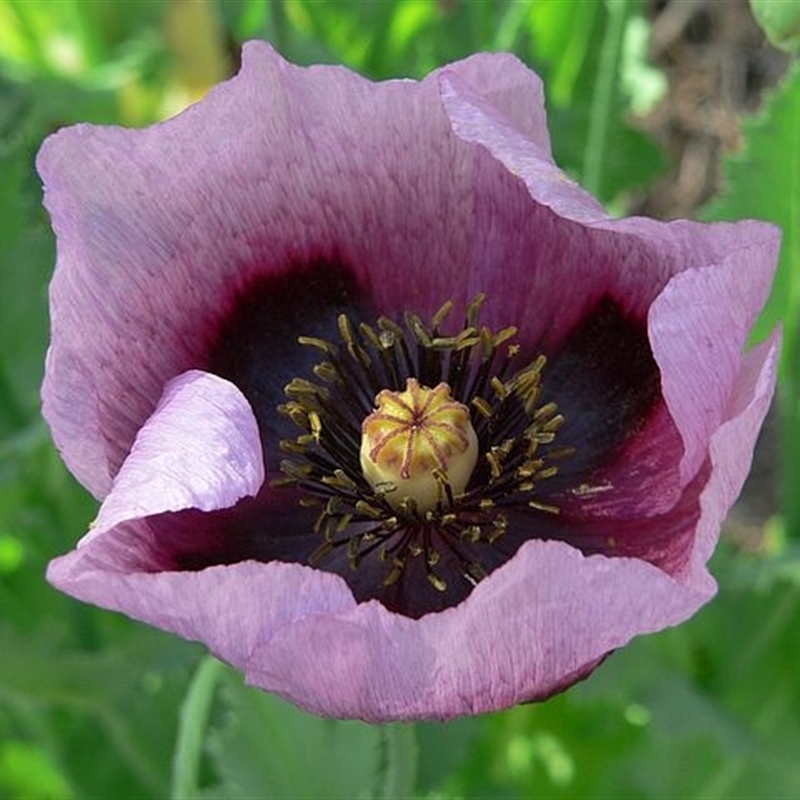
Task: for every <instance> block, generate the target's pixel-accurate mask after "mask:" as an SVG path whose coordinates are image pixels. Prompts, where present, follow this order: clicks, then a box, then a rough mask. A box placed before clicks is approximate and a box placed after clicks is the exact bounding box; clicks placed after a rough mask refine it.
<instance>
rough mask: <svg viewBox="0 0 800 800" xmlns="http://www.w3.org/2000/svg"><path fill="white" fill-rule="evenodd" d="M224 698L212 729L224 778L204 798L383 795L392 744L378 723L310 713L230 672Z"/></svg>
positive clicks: (350, 799) (367, 798)
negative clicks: (334, 718)
mask: <svg viewBox="0 0 800 800" xmlns="http://www.w3.org/2000/svg"><path fill="white" fill-rule="evenodd" d="M320 669H324V665H321V666H320ZM220 697H221V700H222V705H223V718H222V722H221V723H218V724H217V725H216V726H213V727H212V729H211V730H210V732H209V735H208V750H209V753H210V754H211V757H212V762H213V765H214V767H215V769H216V772H217V774H218V775H219V778H220V782H219V783H218V784H217V785H216V786H212V787H210V788H209V789H207V790H206V791H205V792H203V793H202V794H201V796H202V797H204V798H207V800H210V799H211V798H220V800H222V798H224V800H240V799H241V800H245V799H246V798H254V797H258V798H260V799H261V800H269V798H276V800H277V799H278V798H287V797H291V798H296V799H298V800H299V798H309V800H311V798H314V800H326V799H327V798H343V800H344V799H346V800H358V798H363V799H364V800H372V798H375V797H380V796H381V794H380V793H381V792H382V790H383V787H384V786H385V785H386V767H387V763H386V759H387V757H388V754H389V749H388V748H387V747H386V746H385V742H384V734H383V732H382V730H381V729H380V728H377V727H373V726H370V725H367V724H365V723H362V722H340V721H336V720H330V719H321V718H319V717H315V716H312V715H311V714H306V713H305V712H303V711H300V710H298V709H297V708H295V707H294V706H292V705H290V704H289V703H287V702H285V701H283V700H281V699H279V698H277V697H275V696H273V695H269V694H266V693H265V692H262V691H259V690H257V689H253V688H249V687H247V686H244V685H243V683H242V682H241V680H240V679H239V678H238V676H234V674H233V673H229V674H228V676H227V677H226V678H225V679H224V680H223V681H222V688H221V691H220Z"/></svg>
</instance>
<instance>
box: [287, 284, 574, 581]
mask: <svg viewBox="0 0 800 800" xmlns="http://www.w3.org/2000/svg"><path fill="white" fill-rule="evenodd" d="M483 301H484V296H483V295H479V296H478V297H476V298H475V299H474V300H473V301H472V302H471V303H470V304H469V305H468V307H467V314H466V320H465V323H464V327H463V329H462V330H461V332H460V333H458V334H457V335H455V336H445V335H443V334H442V333H441V326H442V323H443V322H444V320H445V319H446V318H447V316H448V314H449V313H450V311H451V309H452V303H451V302H448V303H445V305H443V306H442V308H441V309H439V311H437V313H436V314H434V316H433V317H432V319H431V322H430V324H429V325H425V324H424V323H423V322H422V320H421V319H420V318H419V317H418V316H417V315H415V314H412V313H407V314H406V315H405V320H404V322H405V324H404V326H401V325H399V324H397V323H395V322H393V321H392V320H389V319H386V318H381V319H379V320H378V321H377V324H376V325H375V326H370V325H367V324H364V323H362V324H360V325H359V326H358V328H356V327H355V326H354V325H353V324H352V322H351V321H350V319H349V318H348V317H347V316H345V315H341V316H339V318H338V327H339V335H340V340H341V341H340V342H338V343H334V342H330V341H327V340H324V339H318V338H313V337H306V336H301V337H299V342H300V343H301V344H302V345H305V346H310V347H315V348H317V349H318V350H320V351H321V352H322V354H323V360H322V361H320V362H319V363H318V364H316V365H315V367H314V368H313V373H314V376H315V378H316V380H315V381H314V380H307V379H304V378H295V379H293V380H292V381H291V382H290V383H289V384H288V385H287V386H286V387H285V390H284V391H285V393H286V396H287V402H286V403H284V404H283V405H281V406H279V409H278V410H279V412H280V413H281V414H283V415H284V416H286V417H288V418H289V419H290V420H292V422H293V423H294V424H295V425H297V426H298V427H299V428H300V429H301V431H302V432H301V433H300V435H299V436H297V437H296V438H295V439H287V440H283V441H282V442H281V448H282V450H283V451H284V452H286V453H287V454H288V455H289V457H288V458H287V459H285V460H284V461H282V462H281V472H282V473H283V477H282V478H280V479H278V480H277V481H275V482H274V485H281V486H292V487H295V488H297V489H299V490H301V492H302V495H303V496H302V499H301V501H300V502H301V504H302V505H304V506H317V507H318V515H317V518H316V522H315V525H314V529H315V531H316V532H317V533H318V534H320V536H321V543H320V546H319V547H318V548H317V549H316V551H315V552H314V553H313V554H312V556H311V563H312V564H314V565H317V564H320V563H321V562H322V561H324V559H325V557H326V556H328V555H329V554H330V553H331V552H332V551H333V550H334V549H337V548H345V551H346V554H347V558H348V561H349V563H350V566H351V568H352V569H358V567H359V565H360V563H361V562H362V561H363V559H364V558H365V557H367V556H369V555H371V554H377V556H378V558H379V559H380V560H381V561H383V562H385V563H386V572H385V575H384V578H383V583H384V585H387V586H388V585H391V584H393V583H395V582H396V581H398V580H399V579H400V578H401V576H402V575H403V571H404V569H405V566H406V564H407V562H408V560H409V559H410V558H421V559H422V561H423V564H424V568H425V574H426V576H427V579H428V581H429V583H430V584H431V585H432V586H433V587H435V588H436V589H437V590H439V591H445V590H446V589H447V583H446V581H445V579H444V578H443V576H442V575H441V574H440V570H437V565H439V564H440V563H441V561H442V559H443V558H444V557H446V558H447V559H448V562H449V563H450V564H452V563H457V564H458V565H459V568H460V572H461V574H462V575H463V577H464V578H465V579H466V580H468V581H469V582H470V583H472V584H475V583H476V582H477V581H478V580H480V579H481V578H482V577H483V576H484V575H485V570H484V568H483V567H482V565H481V564H480V563H479V562H478V561H477V560H476V559H475V558H474V557H470V556H469V555H468V553H467V552H466V551H467V550H469V552H470V553H473V552H474V548H471V547H466V545H475V544H477V543H479V542H482V543H486V544H489V545H493V544H495V543H496V542H497V541H498V540H499V539H500V538H501V537H502V536H503V535H504V534H505V533H506V530H507V527H508V518H507V515H506V513H504V512H505V511H506V510H507V509H508V508H509V507H512V506H526V507H528V508H530V509H533V510H535V511H538V512H544V513H548V514H557V513H558V511H559V509H558V507H556V506H554V505H552V504H550V503H547V502H543V500H542V499H541V491H540V484H541V483H542V482H543V481H546V480H547V479H548V478H551V477H552V476H554V475H555V474H556V473H557V471H558V466H557V463H556V462H557V461H558V460H559V459H561V458H564V457H565V456H567V455H569V454H570V453H571V452H572V449H571V448H559V447H557V446H555V444H554V442H555V438H556V434H557V432H558V430H559V428H561V426H562V425H563V424H564V421H565V420H564V417H563V415H561V414H560V413H559V411H558V408H557V406H556V404H555V403H552V402H542V397H541V395H542V386H541V376H542V370H543V369H544V367H545V364H546V359H545V357H544V356H543V355H540V356H538V357H537V358H535V359H534V360H533V361H532V362H531V363H529V364H527V365H526V366H524V367H523V368H521V369H519V370H516V371H515V370H514V369H513V367H514V362H515V361H516V359H517V358H518V355H519V346H518V345H516V344H514V343H513V337H514V336H515V335H516V329H515V328H513V327H509V328H504V329H503V330H501V331H499V332H497V333H493V332H492V331H491V330H490V329H489V328H487V327H485V326H481V325H480V324H479V315H480V308H481V305H482V303H483ZM440 384H445V386H444V390H449V391H448V394H447V398H448V399H447V400H446V401H445V402H450V401H452V402H454V403H456V404H457V405H458V406H460V407H461V408H465V409H468V413H469V416H470V420H469V422H470V428H471V429H472V430H473V431H474V434H473V435H474V437H475V440H476V443H477V447H476V450H475V451H476V454H477V460H476V461H475V463H474V464H473V465H472V466H470V467H469V469H468V475H467V477H466V479H465V480H462V479H461V478H460V477H459V479H458V481H454V479H453V475H454V474H455V473H452V471H451V470H450V469H449V468H448V465H447V463H444V464H443V463H436V459H435V458H434V459H433V460H432V461H431V462H430V464H428V469H429V479H430V480H431V481H432V482H433V483H434V484H435V492H434V493H433V494H430V495H425V498H426V499H425V500H424V501H423V502H418V499H417V498H418V497H419V496H420V495H419V494H418V493H417V492H416V491H415V490H414V491H410V492H407V493H402V492H401V493H399V494H398V492H397V489H398V487H397V485H395V484H393V482H392V481H391V480H380V479H378V480H375V479H374V476H372V479H371V478H370V477H369V476H367V475H365V470H364V466H363V457H362V449H363V448H362V426H364V425H365V420H367V419H368V418H369V416H370V415H371V414H374V413H375V408H374V406H375V402H376V398H381V397H383V398H387V397H389V396H391V395H395V396H396V395H399V394H402V393H403V392H404V390H405V391H413V387H414V386H417V387H419V386H420V385H422V386H424V387H437V388H438V387H439V386H440ZM444 390H440V391H444ZM427 391H430V392H433V391H435V390H432V389H428V390H427ZM382 393H384V394H382ZM387 393H388V394H387ZM439 400H442V395H440V397H439ZM378 406H379V408H380V403H379V404H378ZM406 422H407V421H406ZM429 422H430V420H429ZM402 424H405V423H402V420H401V427H402ZM408 430H410V429H408ZM454 436H455V439H458V434H454ZM437 441H441V440H437ZM453 441H455V440H453ZM451 443H452V442H451ZM384 444H385V442H384ZM373 449H374V448H373ZM456 449H457V448H456ZM378 450H380V447H378ZM401 471H402V468H401ZM456 484H457V485H456ZM415 495H416V496H415ZM398 498H399V499H398Z"/></svg>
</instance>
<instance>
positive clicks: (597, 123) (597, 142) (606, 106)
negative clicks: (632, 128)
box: [581, 0, 632, 197]
mask: <svg viewBox="0 0 800 800" xmlns="http://www.w3.org/2000/svg"><path fill="white" fill-rule="evenodd" d="M631 6H632V2H631V0H606V13H607V15H608V23H607V26H606V31H605V36H604V38H603V46H602V49H601V50H600V65H599V71H598V74H597V81H596V82H595V85H594V94H593V96H592V108H591V112H590V116H589V134H588V139H587V142H586V152H585V154H584V159H583V176H582V180H581V183H582V184H583V186H584V187H585V188H586V189H587V190H588V191H589V192H591V193H592V194H593V195H594V196H595V197H599V194H600V188H601V183H602V178H603V164H604V162H605V158H606V148H607V147H608V129H609V126H610V124H611V118H612V116H613V115H614V95H615V94H616V87H617V81H618V79H619V61H620V57H621V55H622V40H623V37H624V34H625V25H626V23H627V21H628V17H629V16H630V11H631Z"/></svg>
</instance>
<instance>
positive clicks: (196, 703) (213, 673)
mask: <svg viewBox="0 0 800 800" xmlns="http://www.w3.org/2000/svg"><path fill="white" fill-rule="evenodd" d="M224 670H225V665H224V664H222V662H220V661H217V659H216V658H214V657H213V656H206V657H205V658H204V659H203V660H202V661H201V662H200V666H198V668H197V670H196V672H195V674H194V676H193V677H192V680H191V683H190V684H189V688H188V690H187V691H186V697H185V698H184V700H183V705H182V706H181V715H180V720H179V721H178V740H177V742H176V743H175V754H174V756H173V759H172V781H171V784H170V794H169V796H170V798H171V800H193V798H195V797H197V796H198V791H197V773H198V770H199V767H200V757H201V756H202V750H203V743H204V741H205V733H206V727H207V726H208V718H209V714H210V713H211V703H212V701H213V699H214V692H215V691H216V688H217V683H218V682H219V679H220V677H221V676H222V674H223V672H224Z"/></svg>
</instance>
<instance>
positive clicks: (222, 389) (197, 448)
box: [84, 370, 264, 542]
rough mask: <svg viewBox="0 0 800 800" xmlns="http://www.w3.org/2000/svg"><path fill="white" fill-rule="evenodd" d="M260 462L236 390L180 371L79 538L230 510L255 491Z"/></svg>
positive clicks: (254, 433)
mask: <svg viewBox="0 0 800 800" xmlns="http://www.w3.org/2000/svg"><path fill="white" fill-rule="evenodd" d="M263 464H264V462H263V456H262V452H261V443H260V440H259V436H258V426H257V425H256V421H255V417H254V416H253V412H252V411H251V409H250V406H249V405H248V403H247V400H246V399H245V398H244V396H243V395H242V393H241V392H240V391H239V390H238V389H237V388H236V387H235V386H234V385H233V384H232V383H229V382H228V381H225V380H223V379H222V378H218V377H217V376H215V375H209V374H208V373H204V372H200V371H197V370H194V371H191V372H187V373H184V374H183V375H179V376H178V377H177V378H174V379H173V380H172V381H170V382H169V383H168V384H167V386H166V388H165V390H164V394H163V396H162V398H161V401H160V402H159V404H158V407H157V408H156V410H155V411H154V412H153V415H152V416H151V417H150V419H149V420H148V421H147V422H146V423H145V425H144V426H143V427H142V429H141V430H140V431H139V433H138V435H137V437H136V441H135V442H134V444H133V449H132V450H131V453H130V455H129V456H128V458H127V459H126V460H125V463H124V464H123V466H122V469H121V470H120V471H119V473H118V474H117V477H116V479H115V480H114V486H113V488H112V490H111V493H110V494H109V495H108V497H106V499H105V501H104V502H103V504H102V506H101V507H100V512H99V514H98V516H97V519H96V520H95V522H94V525H93V526H92V531H91V532H90V533H89V534H88V536H87V537H85V539H84V542H86V541H88V540H91V539H93V538H96V537H97V536H99V535H101V534H102V533H103V532H105V531H107V530H110V529H111V528H113V527H114V526H116V525H119V524H120V523H122V522H125V521H128V520H134V519H138V518H141V517H147V516H152V515H154V514H159V513H162V512H165V511H181V510H183V509H187V508H193V509H198V510H201V511H214V510H217V509H220V508H229V507H231V506H233V505H234V504H235V503H236V502H237V501H239V500H241V499H242V498H243V497H247V496H250V497H252V496H254V495H256V494H257V493H258V490H259V489H260V488H261V485H262V484H263V482H264V465H263Z"/></svg>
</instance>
